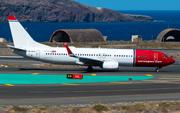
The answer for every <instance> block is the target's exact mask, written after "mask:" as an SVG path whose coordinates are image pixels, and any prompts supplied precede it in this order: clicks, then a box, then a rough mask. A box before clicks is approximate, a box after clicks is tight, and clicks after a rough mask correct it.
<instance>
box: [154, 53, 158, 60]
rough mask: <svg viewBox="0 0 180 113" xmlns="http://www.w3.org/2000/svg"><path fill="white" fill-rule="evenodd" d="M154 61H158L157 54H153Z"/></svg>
mask: <svg viewBox="0 0 180 113" xmlns="http://www.w3.org/2000/svg"><path fill="white" fill-rule="evenodd" d="M154 61H158V53H154Z"/></svg>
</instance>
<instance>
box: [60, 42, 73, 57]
mask: <svg viewBox="0 0 180 113" xmlns="http://www.w3.org/2000/svg"><path fill="white" fill-rule="evenodd" d="M63 44H64V47H65V48H66V49H67V52H68V55H69V56H70V57H76V56H75V55H74V54H73V53H72V51H71V50H70V49H69V47H68V46H67V45H66V43H64V42H63Z"/></svg>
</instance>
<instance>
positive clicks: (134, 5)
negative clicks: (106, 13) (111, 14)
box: [74, 0, 180, 10]
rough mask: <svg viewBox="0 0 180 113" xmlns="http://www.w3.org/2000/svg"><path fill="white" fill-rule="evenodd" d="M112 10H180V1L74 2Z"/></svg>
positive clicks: (123, 0) (107, 0)
mask: <svg viewBox="0 0 180 113" xmlns="http://www.w3.org/2000/svg"><path fill="white" fill-rule="evenodd" d="M74 1H76V2H79V3H82V4H85V5H89V6H94V7H103V8H108V9H113V10H180V0H74Z"/></svg>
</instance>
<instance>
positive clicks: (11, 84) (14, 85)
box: [5, 84, 15, 86]
mask: <svg viewBox="0 0 180 113" xmlns="http://www.w3.org/2000/svg"><path fill="white" fill-rule="evenodd" d="M5 85H6V86H15V85H13V84H5Z"/></svg>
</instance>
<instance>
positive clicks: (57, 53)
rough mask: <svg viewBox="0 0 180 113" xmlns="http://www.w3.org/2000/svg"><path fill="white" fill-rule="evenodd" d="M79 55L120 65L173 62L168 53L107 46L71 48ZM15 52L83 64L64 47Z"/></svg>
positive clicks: (165, 63) (66, 63) (40, 58)
mask: <svg viewBox="0 0 180 113" xmlns="http://www.w3.org/2000/svg"><path fill="white" fill-rule="evenodd" d="M70 49H71V50H72V51H73V53H74V54H75V55H76V56H78V57H85V58H88V59H95V60H101V61H116V62H118V65H119V66H138V67H159V68H161V67H164V66H166V65H169V64H170V63H172V59H171V58H169V57H167V55H166V54H164V53H161V52H157V51H151V50H139V49H107V48H75V47H71V48H70ZM14 53H16V54H19V55H21V56H24V57H28V58H31V59H35V60H40V61H43V62H47V63H53V64H62V65H81V63H80V62H79V59H77V58H74V57H70V56H69V55H68V53H67V50H66V49H65V48H63V47H57V48H56V47H52V48H50V49H43V48H39V49H35V48H29V49H28V50H27V51H24V52H23V51H18V50H14ZM87 65H91V66H99V64H97V65H96V64H94V63H92V64H91V63H89V64H87Z"/></svg>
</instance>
